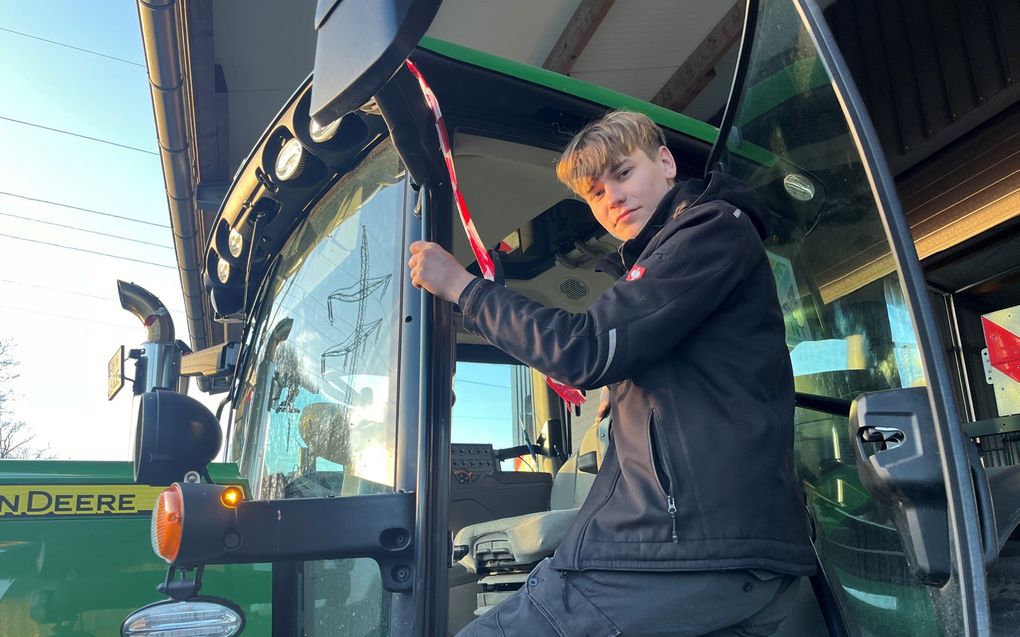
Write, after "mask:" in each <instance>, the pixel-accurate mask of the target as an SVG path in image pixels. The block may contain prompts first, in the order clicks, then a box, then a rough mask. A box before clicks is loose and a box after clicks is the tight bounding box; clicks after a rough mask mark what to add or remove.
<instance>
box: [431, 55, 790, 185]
mask: <svg viewBox="0 0 1020 637" xmlns="http://www.w3.org/2000/svg"><path fill="white" fill-rule="evenodd" d="M418 44H419V46H421V47H422V48H423V49H427V50H429V51H432V52H433V53H438V54H440V55H445V56H446V57H449V58H453V59H455V60H460V61H461V62H466V63H468V64H473V65H474V66H480V67H482V68H486V69H489V70H492V71H496V72H497V73H503V74H504V75H509V76H511V77H516V78H519V79H522V80H525V81H526V82H531V83H532V84H538V85H539V86H545V87H547V88H551V89H553V90H556V91H560V92H562V93H568V94H570V95H575V96H577V97H580V98H582V99H586V100H589V101H591V102H595V103H596V104H602V105H604V106H608V107H610V108H618V109H626V110H629V111H637V112H639V113H644V114H645V115H647V116H648V117H650V118H652V121H654V122H655V123H656V124H658V125H660V126H664V127H666V128H669V129H670V130H675V131H677V132H680V133H683V134H685V135H688V136H690V137H693V138H694V139H700V140H701V141H704V142H707V143H709V144H714V143H715V140H716V139H717V138H718V136H719V129H718V128H716V127H715V126H712V125H711V124H706V123H705V122H703V121H701V120H699V119H695V118H693V117H690V116H689V115H684V114H683V113H677V112H676V111H673V110H670V109H668V108H665V107H662V106H656V105H655V104H652V103H651V102H646V101H644V100H640V99H638V98H636V97H631V96H630V95H624V94H623V93H618V92H617V91H613V90H611V89H608V88H605V87H602V86H598V85H597V84H592V83H590V82H585V81H583V80H578V79H576V78H573V77H568V76H566V75H562V74H560V73H555V72H553V71H550V70H548V69H543V68H539V67H537V66H531V65H530V64H524V63H523V62H517V61H514V60H508V59H506V58H501V57H499V56H498V55H493V54H491V53H485V52H484V51H478V50H476V49H471V48H468V47H466V46H461V45H459V44H453V43H452V42H447V41H445V40H438V39H436V38H432V37H428V36H426V37H424V38H422V39H421V41H420V42H419V43H418ZM730 150H731V152H734V153H736V154H738V155H742V156H744V157H746V158H747V159H750V160H752V161H756V162H758V163H759V164H762V165H765V166H771V165H773V164H774V163H775V162H776V157H775V155H773V154H772V153H770V152H769V151H768V150H766V149H764V148H761V147H759V146H756V145H754V144H751V143H748V142H747V141H742V142H741V143H740V145H739V146H737V147H736V148H731V149H730Z"/></svg>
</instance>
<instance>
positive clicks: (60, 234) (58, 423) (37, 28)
mask: <svg viewBox="0 0 1020 637" xmlns="http://www.w3.org/2000/svg"><path fill="white" fill-rule="evenodd" d="M0 7H2V9H3V11H2V12H0V60H3V61H4V62H3V64H0V86H3V96H4V99H3V100H0V118H5V119H0V140H2V141H3V147H4V149H5V152H3V153H0V192H4V193H12V194H14V195H19V196H20V197H13V196H9V195H0V213H2V214H0V235H11V236H14V237H19V239H14V238H10V237H7V236H0V338H11V339H13V341H14V344H15V356H16V358H17V359H18V360H19V361H20V363H21V370H20V371H21V378H20V379H18V384H17V385H16V387H15V388H16V390H17V391H18V393H19V394H20V397H19V398H18V400H17V402H16V405H15V407H16V413H17V415H18V416H19V417H20V418H21V419H22V420H25V421H26V422H27V423H28V424H29V425H30V426H31V427H32V429H33V431H34V432H35V433H36V434H37V436H38V441H39V442H40V443H42V444H43V445H49V447H50V449H51V452H52V453H53V454H54V455H56V456H57V457H59V458H75V459H104V460H114V459H127V458H129V457H130V446H129V445H130V440H131V434H132V429H133V424H134V423H133V413H134V412H133V409H132V403H133V401H132V397H131V395H130V391H129V390H125V391H122V392H121V394H120V395H119V396H118V397H117V398H116V399H115V400H114V401H113V402H112V403H108V402H107V401H106V363H107V361H108V360H109V358H110V356H111V355H112V354H113V352H114V350H115V349H116V348H117V346H119V345H121V344H123V345H126V346H128V347H131V346H134V345H137V344H138V343H140V342H141V341H142V340H143V338H144V330H143V329H142V327H141V325H140V323H138V322H137V320H136V319H134V318H133V317H132V316H130V315H129V314H128V313H127V312H125V311H124V310H122V309H121V308H120V304H119V303H118V302H117V300H116V280H117V279H118V278H121V279H126V280H129V281H134V282H135V283H138V284H139V285H142V286H143V287H145V288H147V289H149V290H150V291H152V292H153V293H155V294H156V295H157V296H159V297H160V298H161V299H162V300H163V302H164V303H165V304H166V305H167V306H168V307H170V309H171V310H172V311H174V310H177V311H176V312H174V318H175V322H176V324H177V329H178V335H179V336H183V337H184V338H185V339H186V338H187V336H186V325H185V323H184V318H183V316H182V315H181V313H180V312H179V310H180V309H181V308H182V307H183V303H182V301H181V296H180V283H179V279H178V275H177V271H176V269H174V268H173V267H172V266H173V264H174V252H173V250H172V249H171V246H172V241H171V235H170V230H169V228H168V227H167V226H168V223H169V222H168V214H167V205H166V195H165V189H164V184H163V176H162V172H161V169H160V163H159V158H158V156H157V155H156V150H157V146H156V133H155V128H154V124H153V114H152V104H151V98H150V95H149V87H148V79H147V76H146V72H145V68H144V62H145V60H144V55H143V52H142V47H141V36H140V33H139V28H138V14H137V10H136V8H135V2H134V1H133V0H103V1H101V2H72V1H69V0H63V1H52V0H44V1H39V2H16V1H13V0H2V1H0ZM13 31H16V32H20V33H23V34H28V35H30V36H35V37H37V38H45V39H47V40H53V41H56V42H60V43H63V44H66V45H68V46H72V47H78V48H81V49H88V50H91V51H95V52H97V53H101V54H103V55H106V56H112V57H114V58H120V59H121V60H125V61H121V60H115V59H110V58H109V57H102V56H100V55H94V54H90V53H87V52H83V51H79V50H75V49H71V48H67V47H65V46H60V45H57V44H53V43H50V42H43V41H40V40H38V39H33V38H32V37H26V36H25V35H19V34H17V33H13ZM11 119H14V120H20V121H23V122H30V123H32V124H37V125H40V126H46V127H50V128H59V129H63V130H66V131H71V132H73V133H77V134H79V135H84V136H88V137H94V138H98V139H102V140H107V141H109V142H114V143H116V144H122V145H125V146H131V147H134V148H137V149H140V150H131V149H127V148H122V147H119V146H114V145H111V144H106V143H100V142H96V141H91V140H87V139H82V138H79V137H74V136H70V135H65V134H61V133H57V132H52V131H48V130H44V129H42V128H38V127H33V126H27V125H24V124H19V123H14V122H12V121H9V120H11ZM21 197H29V198H34V199H44V200H48V201H52V202H57V203H63V204H67V205H71V206H78V207H82V208H89V209H93V210H97V211H101V212H106V213H109V214H113V215H119V216H122V217H128V218H131V219H137V220H139V221H143V222H147V224H155V225H147V224H145V223H135V222H129V221H123V220H119V219H114V218H112V217H108V216H101V215H96V214H91V213H87V212H84V211H81V210H74V209H71V208H66V207H59V206H55V205H50V204H43V203H38V202H33V201H29V200H27V199H24V198H21ZM18 217H22V218H28V219H32V220H35V221H28V220H26V219H22V218H18ZM41 222H49V224H62V225H65V226H75V227H77V228H80V229H83V230H91V231H93V232H102V233H106V234H112V235H117V236H123V237H127V238H129V239H132V240H135V241H140V242H146V243H138V242H133V241H127V240H123V239H118V238H113V237H107V236H101V235H98V234H90V233H86V232H84V231H82V230H73V229H68V228H63V227H58V226H55V225H47V224H45V223H41ZM160 226H162V227H160ZM26 239H30V240H34V241H44V242H49V243H57V244H61V245H64V246H69V247H73V248H78V249H79V250H91V251H94V252H101V253H107V254H112V255H116V256H118V257H124V258H125V259H116V258H111V257H109V256H99V255H95V254H88V253H84V252H80V251H74V250H70V249H66V248H59V247H53V246H48V245H43V244H40V243H32V242H30V241H26ZM152 244H154V245H152ZM126 259H134V260H135V261H131V260H126ZM142 261H144V262H149V263H141V262H142ZM161 266H163V267H161ZM166 266H170V267H166Z"/></svg>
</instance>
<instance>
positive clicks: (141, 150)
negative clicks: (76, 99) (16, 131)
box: [0, 115, 159, 156]
mask: <svg viewBox="0 0 1020 637" xmlns="http://www.w3.org/2000/svg"><path fill="white" fill-rule="evenodd" d="M0 119H2V120H4V121H7V122H14V123H15V124H21V125H23V126H33V127H35V128H41V129H43V130H48V131H53V132H54V133H63V134H64V135H70V136H71V137H80V138H82V139H88V140H90V141H93V142H99V143H100V144H109V145H110V146H118V147H120V148H126V149H128V150H134V151H137V152H139V153H145V154H146V155H157V156H158V155H159V153H156V152H153V151H151V150H145V149H144V148H138V147H137V146H128V145H127V144H121V143H119V142H111V141H110V140H108V139H100V138H99V137H89V136H88V135H82V134H81V133H72V132H71V131H69V130H64V129H62V128H53V127H52V126H43V125H42V124H34V123H32V122H26V121H23V120H20V119H14V118H13V117H4V116H3V115H0Z"/></svg>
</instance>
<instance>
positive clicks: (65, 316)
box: [0, 305, 137, 330]
mask: <svg viewBox="0 0 1020 637" xmlns="http://www.w3.org/2000/svg"><path fill="white" fill-rule="evenodd" d="M0 308H3V309H5V310H14V311H16V312H28V313H29V314H41V315H43V316H52V317H54V318H62V319H69V320H72V321H82V322H84V323H96V324H98V325H109V326H111V327H119V328H121V329H125V330H133V329H135V328H136V327H137V326H133V327H132V326H128V325H122V324H120V323H108V322H106V321H94V320H92V319H87V318H81V317H80V316H71V315H70V314H57V313H56V312H41V311H39V310H30V309H28V308H27V307H15V306H13V305H0Z"/></svg>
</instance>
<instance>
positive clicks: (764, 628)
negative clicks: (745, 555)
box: [457, 559, 799, 637]
mask: <svg viewBox="0 0 1020 637" xmlns="http://www.w3.org/2000/svg"><path fill="white" fill-rule="evenodd" d="M798 584H799V578H797V577H793V576H789V575H776V574H773V573H763V572H757V571H754V572H752V571H711V572H670V573H655V572H632V571H582V572H579V573H566V574H564V573H562V572H559V571H555V570H553V569H551V568H549V560H548V559H546V560H544V561H542V562H541V563H540V564H539V565H538V566H537V567H535V570H533V571H532V572H531V575H529V576H528V581H527V582H526V583H525V585H524V586H522V587H521V589H520V590H519V591H517V592H516V593H514V595H513V596H511V597H509V598H507V599H506V600H504V601H503V602H502V603H500V604H499V605H497V606H496V607H495V608H493V609H492V610H490V611H489V612H487V613H486V614H484V615H482V616H481V617H479V618H478V619H476V620H475V621H473V622H471V623H470V624H468V625H467V626H465V627H464V629H463V630H462V631H460V632H459V633H457V637H517V636H521V637H547V636H548V637H553V636H556V637H615V636H616V635H622V636H623V637H631V636H632V635H635V636H636V635H641V636H642V637H646V636H647V637H650V636H653V635H661V636H662V637H667V636H668V637H688V636H691V637H693V636H695V635H699V636H707V637H761V636H765V635H771V634H772V633H774V632H775V631H776V629H777V628H779V624H780V623H781V622H782V621H783V619H785V618H786V616H787V614H789V612H790V610H791V609H792V607H793V603H794V598H795V597H796V593H797V586H798Z"/></svg>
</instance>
